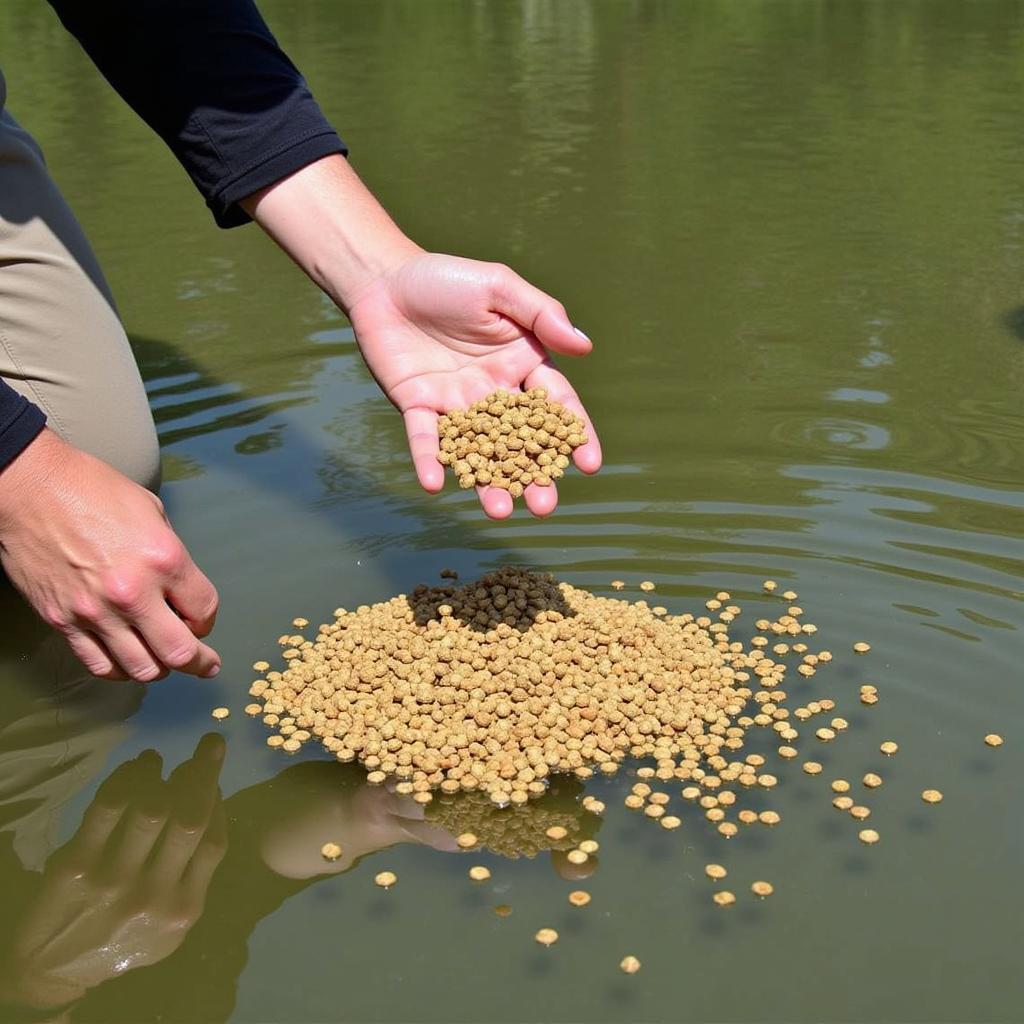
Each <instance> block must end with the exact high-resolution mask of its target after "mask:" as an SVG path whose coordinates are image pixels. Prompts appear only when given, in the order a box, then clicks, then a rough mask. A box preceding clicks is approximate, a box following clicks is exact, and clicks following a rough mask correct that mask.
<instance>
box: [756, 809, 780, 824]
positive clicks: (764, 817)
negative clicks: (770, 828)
mask: <svg viewBox="0 0 1024 1024" xmlns="http://www.w3.org/2000/svg"><path fill="white" fill-rule="evenodd" d="M757 817H758V820H759V821H760V822H761V824H762V825H778V823H779V822H780V821H782V816H781V815H780V814H779V812H778V811H762V812H761V813H760V814H759V815H758V816H757Z"/></svg>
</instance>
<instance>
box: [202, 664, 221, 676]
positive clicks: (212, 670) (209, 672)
mask: <svg viewBox="0 0 1024 1024" xmlns="http://www.w3.org/2000/svg"><path fill="white" fill-rule="evenodd" d="M219 672H220V665H214V666H213V668H208V669H207V670H206V676H205V678H206V679H212V678H213V677H214V676H215V675H217V674H218V673H219Z"/></svg>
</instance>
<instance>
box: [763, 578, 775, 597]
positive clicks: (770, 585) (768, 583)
mask: <svg viewBox="0 0 1024 1024" xmlns="http://www.w3.org/2000/svg"><path fill="white" fill-rule="evenodd" d="M761 587H762V589H764V590H765V591H767V592H768V593H769V594H770V593H771V592H772V591H773V590H778V588H779V585H778V583H776V582H775V580H765V581H764V583H762V584H761Z"/></svg>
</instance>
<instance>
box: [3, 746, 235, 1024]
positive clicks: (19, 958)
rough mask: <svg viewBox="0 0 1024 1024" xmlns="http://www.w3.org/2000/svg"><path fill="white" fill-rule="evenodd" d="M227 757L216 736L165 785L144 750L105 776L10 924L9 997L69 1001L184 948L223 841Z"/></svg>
mask: <svg viewBox="0 0 1024 1024" xmlns="http://www.w3.org/2000/svg"><path fill="white" fill-rule="evenodd" d="M223 757H224V744H223V741H222V740H221V739H220V738H219V737H216V736H213V735H210V736H207V737H204V739H202V740H201V741H200V742H199V745H198V746H197V747H196V751H195V753H194V754H193V756H192V758H191V759H190V760H188V761H185V762H184V763H183V764H181V765H179V766H178V767H177V768H176V769H175V770H174V771H173V772H172V773H171V775H170V777H169V778H168V779H167V781H164V780H163V778H162V777H161V760H160V757H159V755H157V754H156V753H155V752H153V751H146V752H144V753H142V754H140V755H139V756H138V757H137V758H136V759H135V760H133V761H128V762H126V763H125V764H123V765H121V766H120V767H119V768H118V769H116V770H115V771H114V772H113V774H112V775H111V776H110V777H109V778H108V779H107V780H106V782H104V783H103V785H102V786H101V787H100V789H99V791H98V792H97V794H96V796H95V798H94V799H93V802H92V804H91V805H90V807H89V809H88V810H87V811H86V812H85V815H84V817H83V820H82V825H81V827H80V828H79V830H78V832H77V833H76V834H75V836H74V837H73V838H72V839H71V840H70V841H69V842H68V843H67V844H66V845H65V846H63V847H62V848H61V849H59V850H58V851H57V852H56V853H54V854H53V856H52V857H50V859H49V860H48V861H47V864H46V867H45V869H44V872H43V878H42V884H41V886H40V890H39V893H38V895H37V898H36V899H35V900H34V901H33V902H32V903H31V904H30V906H29V908H28V910H27V912H26V914H25V915H24V917H23V918H22V919H21V920H20V921H17V922H15V923H14V926H13V937H12V940H11V950H10V955H9V956H8V957H7V960H8V967H7V969H6V976H5V977H4V979H3V988H4V990H5V995H6V996H7V998H8V999H10V1000H11V1001H13V1002H16V1003H20V1004H22V1005H28V1006H32V1007H36V1008H43V1007H50V1006H58V1005H62V1004H64V1003H67V1002H70V1001H72V1000H75V999H78V998H80V997H81V996H82V995H84V993H85V992H86V990H88V989H90V988H92V987H93V986H95V985H98V984H99V983H100V982H102V981H105V980H107V979H108V978H111V977H114V976H115V975H118V974H121V973H123V972H125V971H129V970H131V969H132V968H134V967H139V966H142V965H144V964H150V963H153V962H155V961H158V960H161V959H163V958H164V957H166V956H167V955H168V954H170V953H172V952H173V951H174V950H175V949H177V947H178V946H179V945H180V944H181V942H182V940H183V939H184V937H185V935H186V933H187V932H188V930H189V928H191V927H192V925H193V924H194V923H195V922H196V920H197V919H198V918H199V916H200V914H201V913H202V911H203V906H204V903H205V899H206V891H207V887H208V886H209V883H210V879H211V877H212V875H213V873H214V871H215V869H216V868H217V865H218V864H219V863H220V861H221V858H222V857H223V856H224V852H225V848H226V845H225V844H226V839H225V828H224V811H223V807H222V805H221V798H220V791H219V789H218V785H217V780H218V777H219V775H220V769H221V764H222V761H223Z"/></svg>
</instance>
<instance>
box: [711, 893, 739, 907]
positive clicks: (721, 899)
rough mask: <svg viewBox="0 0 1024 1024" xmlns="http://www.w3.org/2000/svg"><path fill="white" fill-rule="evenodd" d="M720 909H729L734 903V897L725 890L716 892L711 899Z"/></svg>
mask: <svg viewBox="0 0 1024 1024" xmlns="http://www.w3.org/2000/svg"><path fill="white" fill-rule="evenodd" d="M711 898H712V899H713V900H714V901H715V902H716V903H717V904H718V905H719V906H720V907H731V906H732V905H733V904H734V903H735V902H736V897H735V896H734V895H733V894H732V893H731V892H729V891H728V890H726V889H722V890H721V891H720V892H716V893H715V894H714V896H712V897H711Z"/></svg>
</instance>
